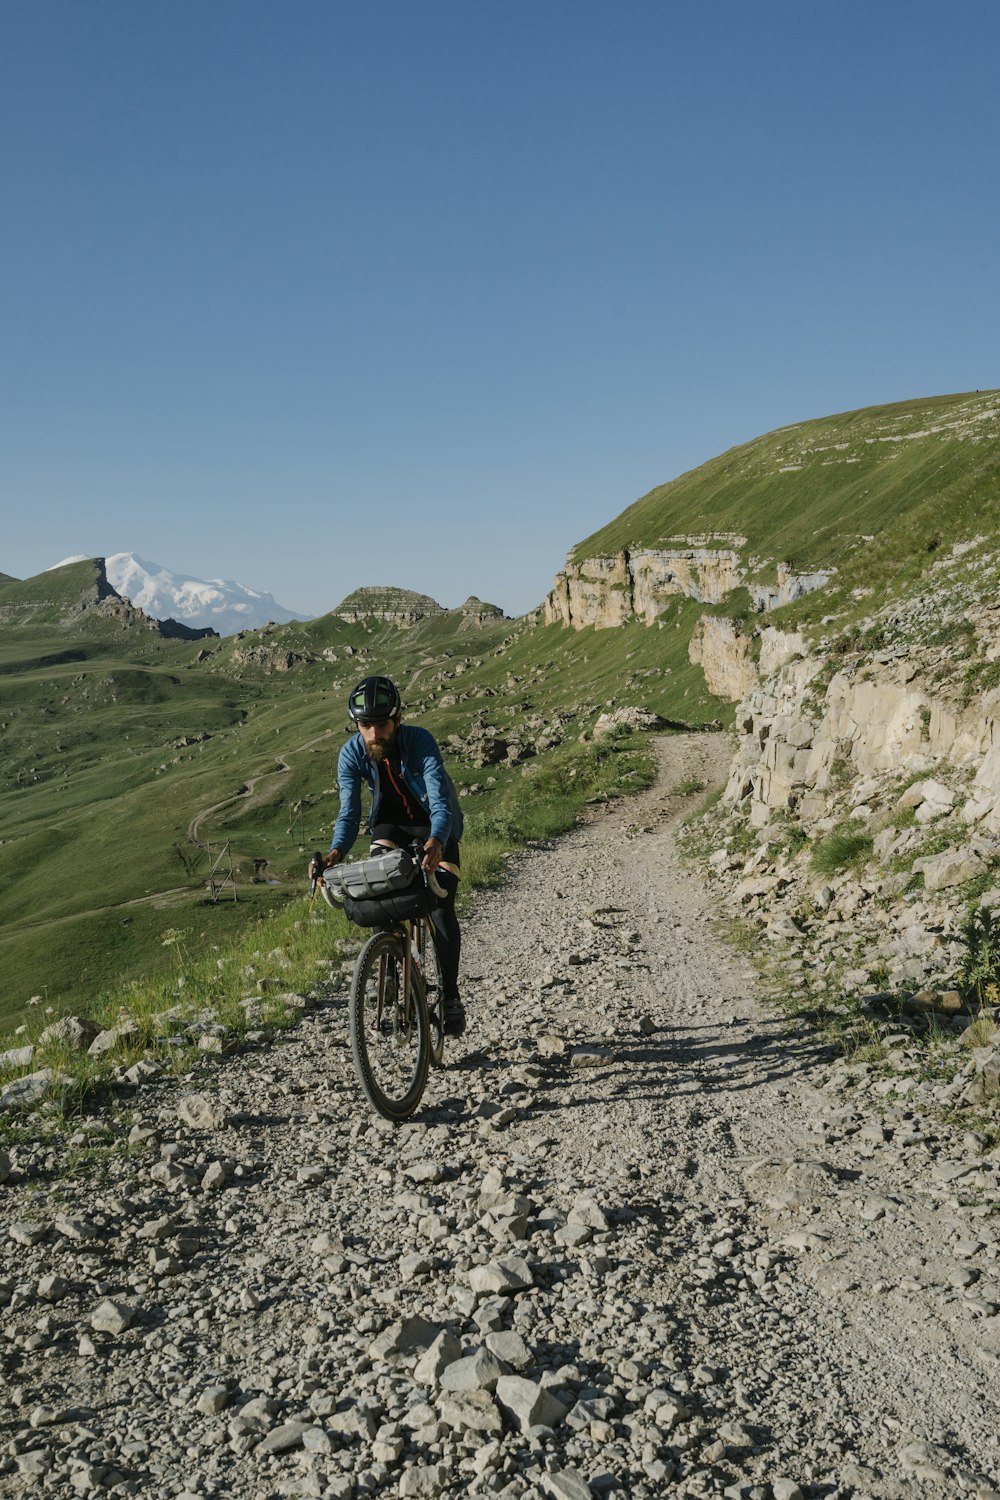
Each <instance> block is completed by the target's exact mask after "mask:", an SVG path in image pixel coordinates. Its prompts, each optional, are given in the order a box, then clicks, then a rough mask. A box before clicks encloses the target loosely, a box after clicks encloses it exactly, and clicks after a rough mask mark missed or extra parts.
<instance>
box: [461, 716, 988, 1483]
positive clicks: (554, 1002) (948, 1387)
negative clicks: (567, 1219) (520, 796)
mask: <svg viewBox="0 0 1000 1500" xmlns="http://www.w3.org/2000/svg"><path fill="white" fill-rule="evenodd" d="M657 748H658V754H659V758H660V774H659V778H658V780H657V783H656V785H655V786H654V787H653V788H652V789H651V790H650V791H648V792H646V793H644V794H643V795H642V796H640V797H639V798H637V799H632V800H629V801H627V802H621V803H618V804H616V805H614V806H613V807H612V808H610V809H608V810H606V811H598V812H596V813H595V814H594V815H593V817H591V818H590V820H589V821H588V824H587V825H586V826H585V827H582V828H580V829H578V830H576V831H575V832H573V833H571V834H570V835H569V836H568V837H567V838H565V839H564V840H562V841H560V842H559V843H558V844H557V845H556V846H555V847H554V848H552V849H551V850H547V851H545V852H543V853H537V854H534V855H532V856H529V857H528V858H527V859H526V860H525V861H523V863H522V864H521V866H520V868H519V869H518V870H517V873H516V875H515V878H514V879H513V880H512V882H511V884H510V885H509V886H508V887H507V888H506V889H505V890H504V892H503V893H502V894H501V895H499V896H496V897H493V898H491V899H490V900H489V901H488V902H487V903H486V904H485V905H484V907H483V909H482V911H481V913H480V915H479V916H478V917H477V918H475V919H474V920H473V921H471V922H470V923H468V924H467V928H466V950H465V952H466V967H467V969H469V970H471V971H472V973H473V974H475V973H478V974H481V975H490V974H495V973H506V974H508V975H509V976H511V977H510V980H509V981H508V982H506V983H501V984H492V983H489V982H487V983H486V984H480V985H479V986H478V987H477V984H476V982H475V980H473V979H472V978H471V977H470V979H469V980H468V981H467V984H466V989H467V991H468V995H469V1000H470V1009H471V1011H472V1013H473V1014H477V1013H478V1014H479V1015H481V1016H482V1019H481V1020H480V1021H479V1022H478V1023H477V1027H476V1033H475V1034H476V1035H477V1036H478V1037H479V1038H480V1039H481V1037H482V1033H483V1031H484V1030H485V1031H486V1032H487V1034H488V1035H489V1037H490V1040H491V1042H492V1044H493V1045H494V1046H495V1047H496V1048H498V1049H504V1050H509V1049H510V1047H511V1042H512V1037H511V1034H510V1024H509V1021H508V1019H507V1016H508V1014H509V1011H510V1010H511V1009H512V1010H513V1014H514V1016H516V1026H515V1035H516V1030H517V1028H518V1027H520V1028H521V1029H523V1030H524V1032H525V1033H526V1034H528V1035H530V1034H532V1033H535V1034H537V1032H538V1031H539V1030H540V1029H544V1030H549V1029H551V1030H553V1031H555V1032H556V1033H561V1034H563V1035H572V1034H573V1033H574V1032H575V1040H576V1042H577V1044H584V1043H588V1044H592V1045H596V1046H597V1047H604V1048H606V1049H607V1050H608V1051H609V1053H610V1056H609V1057H608V1059H607V1060H606V1061H605V1062H603V1063H600V1062H599V1063H598V1064H597V1065H596V1066H593V1067H588V1068H586V1069H578V1070H574V1069H571V1070H569V1072H568V1075H567V1077H566V1079H565V1082H564V1084H563V1086H562V1087H561V1088H552V1089H549V1090H546V1091H545V1092H543V1093H541V1094H540V1095H539V1097H538V1098H537V1100H536V1101H535V1103H536V1106H537V1107H539V1108H540V1110H541V1112H542V1113H541V1118H543V1119H544V1121H545V1124H546V1127H547V1129H548V1131H549V1132H550V1134H551V1138H552V1139H551V1145H550V1147H549V1150H550V1152H551V1159H552V1160H553V1161H558V1162H559V1163H560V1165H561V1168H562V1170H563V1171H564V1172H565V1173H567V1174H577V1175H578V1174H585V1175H586V1179H587V1180H588V1181H595V1180H596V1181H601V1179H602V1174H607V1180H611V1179H612V1178H613V1177H616V1176H620V1174H621V1173H622V1170H623V1169H624V1171H625V1172H626V1173H627V1174H629V1175H632V1174H637V1175H638V1176H639V1177H640V1178H641V1180H642V1183H643V1187H644V1189H645V1191H646V1192H648V1194H649V1197H650V1199H651V1201H653V1202H654V1203H656V1204H657V1205H658V1206H659V1208H660V1210H661V1211H662V1214H663V1216H664V1240H663V1245H662V1252H663V1253H662V1258H661V1259H659V1260H658V1261H657V1260H656V1259H655V1258H654V1262H653V1263H651V1264H650V1265H649V1266H648V1268H647V1272H648V1275H649V1277H650V1283H651V1284H650V1290H649V1293H648V1294H647V1296H648V1299H649V1300H651V1301H655V1303H656V1305H657V1306H660V1307H664V1308H671V1309H673V1310H674V1312H675V1313H677V1312H679V1313H680V1315H681V1317H682V1321H683V1323H684V1326H685V1329H686V1338H687V1340H688V1341H689V1343H690V1347H691V1348H692V1349H693V1350H694V1351H696V1352H697V1353H698V1354H699V1355H700V1357H701V1359H702V1360H703V1361H705V1362H707V1363H708V1364H710V1365H714V1366H719V1367H724V1368H726V1369H727V1370H728V1371H729V1372H730V1380H731V1381H734V1382H736V1384H737V1385H740V1386H741V1387H742V1391H743V1397H744V1400H745V1402H746V1408H745V1409H752V1411H753V1415H754V1417H755V1418H756V1420H757V1421H758V1422H760V1423H762V1424H763V1426H764V1428H765V1429H766V1430H769V1431H770V1432H771V1433H772V1434H773V1435H774V1436H775V1437H776V1438H779V1440H780V1441H782V1445H784V1444H785V1443H787V1444H790V1445H792V1446H793V1447H797V1448H798V1450H799V1452H800V1453H802V1454H811V1455H812V1468H813V1469H814V1471H815V1474H816V1477H817V1478H818V1477H819V1475H820V1473H821V1471H823V1470H825V1471H826V1473H827V1474H828V1475H830V1477H833V1476H835V1475H838V1474H839V1476H840V1478H841V1480H842V1481H843V1482H844V1483H845V1484H848V1485H852V1484H853V1485H854V1486H856V1489H854V1488H852V1489H851V1490H850V1493H857V1494H859V1495H860V1494H866V1495H867V1494H870V1495H872V1496H876V1495H883V1494H884V1495H895V1494H896V1493H897V1487H898V1493H899V1494H900V1495H902V1494H904V1493H907V1492H909V1493H912V1486H913V1484H914V1483H916V1482H917V1481H918V1480H919V1479H920V1475H921V1474H925V1475H926V1481H925V1482H926V1483H927V1484H928V1485H929V1486H930V1489H929V1490H928V1493H930V1492H932V1491H933V1492H934V1493H935V1494H937V1495H944V1494H951V1493H955V1494H961V1493H966V1492H968V1491H967V1488H966V1486H968V1485H970V1483H971V1476H973V1475H980V1476H981V1475H982V1474H983V1472H984V1470H985V1471H986V1472H989V1471H990V1470H992V1468H993V1467H994V1466H995V1465H996V1462H997V1456H998V1449H997V1427H996V1374H997V1357H998V1351H1000V1337H998V1323H1000V1318H998V1317H997V1316H995V1314H996V1311H997V1304H998V1303H1000V1261H998V1258H997V1257H998V1255H1000V1247H998V1245H997V1243H996V1242H995V1241H994V1239H993V1235H992V1233H991V1232H990V1230H989V1227H988V1226H989V1224H990V1222H991V1220H990V1219H989V1218H988V1217H986V1216H985V1215H984V1212H983V1209H982V1206H981V1205H979V1206H977V1205H976V1203H975V1201H973V1202H972V1204H971V1217H970V1212H969V1211H968V1210H965V1209H963V1206H962V1203H961V1200H960V1199H959V1198H956V1196H955V1186H954V1183H955V1181H956V1180H961V1179H962V1176H963V1172H964V1173H965V1174H967V1175H966V1180H968V1174H969V1173H970V1170H971V1168H972V1167H973V1166H974V1165H975V1161H974V1159H973V1160H971V1161H970V1160H969V1159H967V1158H968V1152H967V1151H963V1147H962V1143H961V1142H960V1141H959V1142H958V1143H956V1142H955V1141H954V1140H949V1139H948V1137H947V1135H944V1136H942V1137H941V1138H936V1137H935V1134H934V1132H933V1129H932V1128H929V1127H928V1126H927V1125H926V1122H925V1123H924V1124H923V1125H922V1126H921V1123H920V1122H916V1123H914V1122H907V1121H906V1120H905V1119H903V1120H902V1121H901V1122H899V1126H898V1128H897V1130H896V1132H895V1134H896V1144H895V1145H893V1143H892V1141H891V1137H892V1135H893V1130H892V1128H891V1123H890V1127H889V1128H886V1127H885V1125H884V1122H883V1121H881V1120H874V1121H873V1120H871V1119H869V1118H867V1117H866V1116H865V1115H864V1114H856V1113H855V1112H854V1111H853V1110H852V1107H851V1102H850V1096H849V1093H848V1094H847V1095H846V1096H845V1095H844V1094H843V1092H842V1088H841V1086H840V1085H841V1083H846V1084H847V1085H848V1086H849V1080H847V1079H843V1078H842V1074H843V1069H842V1068H841V1066H840V1059H839V1057H838V1056H837V1055H836V1054H834V1053H832V1052H830V1051H828V1050H826V1049H824V1048H823V1047H822V1046H821V1045H819V1044H818V1043H817V1040H816V1038H815V1036H814V1035H812V1034H810V1033H809V1032H808V1031H807V1030H805V1029H802V1030H796V1029H794V1028H793V1027H791V1026H790V1025H789V1024H788V1023H787V1022H784V1021H782V1020H781V1019H779V1018H778V1017H776V1016H775V1015H774V1014H773V1013H770V1012H768V1011H766V1010H764V1009H762V1007H761V1006H760V1005H759V1003H758V1002H757V1001H756V1000H755V998H754V995H755V990H756V979H755V974H754V971H753V969H752V968H751V966H750V965H749V963H748V962H746V961H745V960H743V959H741V958H740V957H739V956H737V955H735V954H734V953H733V952H732V951H731V950H730V949H729V948H728V947H726V946H725V945H724V944H723V943H722V942H721V941H720V938H719V936H718V929H717V925H716V918H717V915H718V914H717V912H716V909H715V906H714V903H713V898H712V894H711V892H710V891H709V890H707V889H706V887H705V886H704V884H703V881H702V878H701V877H700V875H699V874H697V873H695V872H693V871H691V870H689V869H687V868H685V866H684V865H683V863H682V862H681V861H680V859H679V857H678V853H677V850H676V846H675V843H674V834H675V831H676V829H677V827H678V824H679V821H680V818H681V817H682V816H683V815H684V814H685V813H686V812H687V811H688V810H689V809H690V806H691V801H690V799H687V798H678V797H671V796H670V795H669V792H670V789H671V788H672V787H676V786H678V785H681V784H682V783H684V782H685V781H687V780H688V779H689V778H691V777H697V778H699V779H701V780H702V781H704V782H705V783H707V784H708V785H718V784H720V783H721V782H722V781H723V780H724V779H725V774H726V771H727V768H728V759H729V745H728V742H727V741H726V740H725V739H724V738H723V736H715V737H711V736H697V735H689V736H672V737H669V738H665V739H662V740H660V741H659V742H658V747H657ZM595 939H596V941H595ZM574 958H576V959H578V960H582V962H577V963H574ZM477 988H478V1001H479V1004H478V1008H477ZM525 991H528V992H529V995H530V996H531V997H532V998H531V999H529V1000H528V1001H527V1002H526V1001H525V998H524V997H525ZM644 1016H645V1017H648V1018H649V1021H650V1022H652V1024H653V1026H655V1028H656V1029H655V1030H653V1031H652V1034H651V1035H649V1036H648V1037H645V1036H643V1035H642V1034H641V1032H640V1030H639V1026H638V1022H639V1021H640V1019H641V1018H643V1017H644ZM900 1113H901V1114H902V1113H905V1112H900ZM907 1132H911V1133H913V1135H914V1139H913V1140H909V1139H907ZM979 1165H982V1162H981V1161H980V1163H979ZM970 1196H971V1197H972V1198H973V1200H974V1199H975V1192H974V1191H972V1192H971V1193H970ZM987 1212H988V1210H987ZM699 1216H702V1218H703V1223H702V1224H701V1225H700V1227H699V1226H698V1218H699ZM671 1223H673V1226H674V1227H673V1229H671V1227H670V1226H671ZM769 1260H773V1262H774V1265H773V1266H768V1261H769ZM755 1273H756V1280H757V1281H759V1282H760V1283H761V1285H760V1286H758V1285H755ZM771 1278H773V1279H771ZM962 1281H965V1282H967V1286H966V1287H964V1288H962V1287H959V1286H958V1285H957V1283H960V1282H962ZM960 1293H961V1294H960ZM740 1404H741V1405H742V1404H743V1402H741V1403H740ZM927 1444H930V1445H931V1447H930V1448H926V1450H925V1447H924V1446H922V1445H927ZM938 1449H940V1451H937V1450H938ZM948 1455H951V1457H950V1459H949V1457H948ZM963 1455H964V1459H965V1461H966V1463H967V1475H963V1476H962V1477H961V1478H960V1477H959V1473H960V1471H961V1470H962V1462H963V1460H962V1456H963ZM979 1482H980V1483H983V1482H984V1481H983V1480H981V1479H980V1481H979ZM907 1486H910V1487H911V1488H910V1490H909V1491H908V1490H907ZM972 1490H973V1492H974V1491H975V1486H972ZM846 1492H847V1491H845V1493H846ZM986 1493H987V1491H986V1490H984V1491H983V1494H986Z"/></svg>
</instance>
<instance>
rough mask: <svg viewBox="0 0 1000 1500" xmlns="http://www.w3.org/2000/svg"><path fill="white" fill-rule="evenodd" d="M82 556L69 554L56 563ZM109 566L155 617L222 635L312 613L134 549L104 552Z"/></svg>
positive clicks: (119, 585) (127, 594)
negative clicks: (179, 568) (155, 559)
mask: <svg viewBox="0 0 1000 1500" xmlns="http://www.w3.org/2000/svg"><path fill="white" fill-rule="evenodd" d="M79 560H80V559H79V558H65V559H64V561H63V562H61V563H56V565H55V566H56V567H63V566H65V564H66V563H69V562H77V561H79ZM105 567H106V569H107V576H108V582H109V583H110V584H111V586H112V588H113V589H114V590H115V591H116V593H118V594H121V595H122V597H123V598H125V599H128V600H129V601H130V603H132V604H134V605H135V607H136V608H137V609H141V610H143V611H144V612H145V613H146V614H147V615H151V616H152V617H153V619H156V620H166V619H171V620H177V621H178V622H180V623H181V624H184V625H189V626H192V627H193V628H195V629H204V628H205V627H209V628H211V629H212V630H215V631H217V632H218V634H219V635H235V634H236V632H237V631H238V630H256V629H258V627H259V626H261V625H267V624H269V623H271V622H273V623H274V624H276V625H286V624H288V623H289V622H290V621H292V620H305V619H308V618H309V616H308V615H306V614H304V613H303V612H301V611H300V612H295V611H293V610H289V609H285V608H284V606H283V605H280V604H278V603H277V602H276V601H275V599H274V597H273V595H271V594H268V593H265V592H263V591H261V590H258V589H251V588H248V587H247V585H246V584H244V583H237V582H235V581H233V580H232V579H228V578H210V579H204V578H195V577H193V576H192V575H191V574H188V573H175V572H173V571H172V570H171V569H170V568H165V567H164V566H163V565H162V563H156V562H150V561H148V560H147V559H146V558H143V557H140V556H139V555H138V553H136V552H114V553H112V554H111V555H110V556H109V557H107V558H105ZM50 571H51V570H50Z"/></svg>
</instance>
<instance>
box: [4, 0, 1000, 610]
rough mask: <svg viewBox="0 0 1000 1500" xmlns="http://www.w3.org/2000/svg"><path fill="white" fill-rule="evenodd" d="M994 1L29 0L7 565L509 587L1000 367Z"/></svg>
mask: <svg viewBox="0 0 1000 1500" xmlns="http://www.w3.org/2000/svg"><path fill="white" fill-rule="evenodd" d="M998 56H1000V7H998V6H997V5H996V4H994V3H993V0H959V3H957V4H955V3H951V4H944V3H941V4H927V3H920V0H910V3H908V4H896V3H879V0H865V3H856V0H846V3H844V0H842V3H840V4H838V5H836V6H820V5H818V4H812V3H809V0H794V3H767V0H762V3H760V4H756V5H746V4H742V3H737V0H732V3H725V4H719V3H713V0H698V3H695V0H688V3H684V4H679V3H678V4H674V3H670V0H604V3H594V0H573V3H565V0H354V3H351V4H344V3H340V0H322V3H313V0H288V3H283V4H277V3H274V0H267V3H262V0H212V3H211V4H205V3H204V0H196V3H189V0H158V3H157V0H144V3H143V4H136V3H134V0H101V3H100V4H96V3H85V0H72V3H64V0H5V3H4V4H3V6H2V7H0V194H2V197H0V205H2V210H3V224H4V229H3V233H2V235H0V348H2V355H0V494H2V496H3V502H4V503H3V510H4V516H5V521H4V527H3V547H2V549H0V569H2V570H4V571H6V572H9V573H14V574H15V575H17V576H20V577H24V576H27V575H29V574H31V573H35V572H38V571H40V570H41V569H42V568H44V567H46V566H48V565H50V564H51V563H54V562H56V561H58V560H59V559H60V558H61V557H63V556H67V555H69V554H73V553H93V554H95V555H96V554H99V553H110V552H116V551H123V550H124V551H128V550H134V551H137V552H139V553H141V554H142V555H143V556H144V557H146V558H151V559H154V560H156V561H157V562H159V563H162V564H164V565H165V566H167V567H169V568H172V569H174V570H175V571H181V572H185V573H190V574H194V575H196V576H200V577H215V576H225V577H230V578H238V579H240V580H242V581H243V582H245V583H247V584H249V585H250V586H252V587H254V588H258V589H267V590H269V591H270V592H272V593H273V594H274V595H275V597H276V598H277V599H278V600H279V601H280V602H281V603H282V604H284V605H287V606H288V607H289V608H294V609H301V610H302V611H304V612H307V613H321V612H323V611H325V610H327V609H330V608H332V607H333V606H334V605H335V604H336V603H337V602H338V601H339V600H340V599H341V598H342V597H343V595H344V594H346V593H347V592H348V591H349V590H350V589H352V588H354V587H356V586H358V585H360V584H371V583H391V584H396V585H401V586H404V587H409V588H415V589H419V590H421V591H423V592H427V593H430V594H433V595H434V596H435V597H436V598H437V599H439V600H440V601H441V602H442V603H443V604H446V605H454V604H457V603H459V602H460V601H461V600H462V599H464V598H465V597H466V595H468V594H469V593H476V594H478V595H480V597H483V598H487V599H490V600H492V601H493V602H495V603H498V604H501V605H502V606H503V607H504V608H505V609H506V610H507V611H508V612H509V613H519V612H521V611H523V610H525V609H528V608H530V607H531V606H532V605H533V604H536V603H537V602H539V600H540V599H541V598H542V597H543V595H544V594H545V592H546V591H547V589H548V587H549V583H550V581H551V578H552V575H553V573H554V572H555V571H556V570H557V568H558V567H559V566H560V565H561V562H562V559H563V556H564V554H565V552H566V551H567V550H568V548H569V547H570V546H572V545H573V543H575V542H576V541H578V540H580V539H581V538H582V537H584V536H586V535H587V534H588V533H589V532H591V531H593V530H595V529H596V528H597V527H599V526H601V525H603V524H604V523H605V522H606V521H608V520H610V519H611V518H612V517H613V516H615V515H617V514H618V512H619V511H621V510H622V509H623V508H624V507H625V506H626V505H628V504H630V503H631V501H632V500H634V499H635V498H636V497H637V496H639V495H641V494H643V493H645V492H646V491H647V490H648V489H650V488H652V487H653V486H654V485H656V484H660V483H662V482H664V481H665V480H667V479H670V478H672V477H673V476H674V475H676V474H678V473H681V472H683V471H684V470H685V469H688V468H691V467H694V466H696V465H697V464H700V463H702V462H703V461H704V460H706V459H708V458H710V457H712V456H713V455H714V454H715V453H718V452H720V451H722V450H723V449H725V448H728V447H730V446H732V445H733V444H735V443H739V442H743V441H745V440H746V439H749V438H751V437H754V436H756V435H757V434H759V433H761V432H765V431H767V430H769V429H771V428H774V427H778V426H783V425H785V424H787V423H790V422H794V421H797V420H801V419H805V418H809V417H815V416H822V415H824V414H826V413H829V412H834V411H840V410H845V409H849V408H853V407H857V406H865V405H869V404H872V403H876V402H883V401H894V400H902V399H905V398H908V397H911V396H920V395H935V394H943V393H946V392H952V391H963V390H974V389H985V388H988V387H992V386H996V385H1000V370H998V351H1000V340H998V337H997V334H998V329H997V322H998V319H997V313H998V307H1000V275H998V269H1000V267H998V227H1000V208H998V201H1000V195H998V191H997V189H998V183H997V162H998V160H1000V130H998V118H1000V103H998V90H997V87H996V65H997V59H998Z"/></svg>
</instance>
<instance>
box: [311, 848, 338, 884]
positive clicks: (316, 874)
mask: <svg viewBox="0 0 1000 1500" xmlns="http://www.w3.org/2000/svg"><path fill="white" fill-rule="evenodd" d="M339 860H340V850H339V849H331V850H330V852H329V854H319V853H318V852H317V853H315V854H314V855H313V856H312V858H311V859H310V861H309V879H310V880H311V881H312V882H313V884H314V885H315V884H316V881H317V880H319V879H320V878H321V876H322V874H323V871H324V870H328V869H329V868H330V866H331V865H335V864H337V863H338V862H339Z"/></svg>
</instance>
